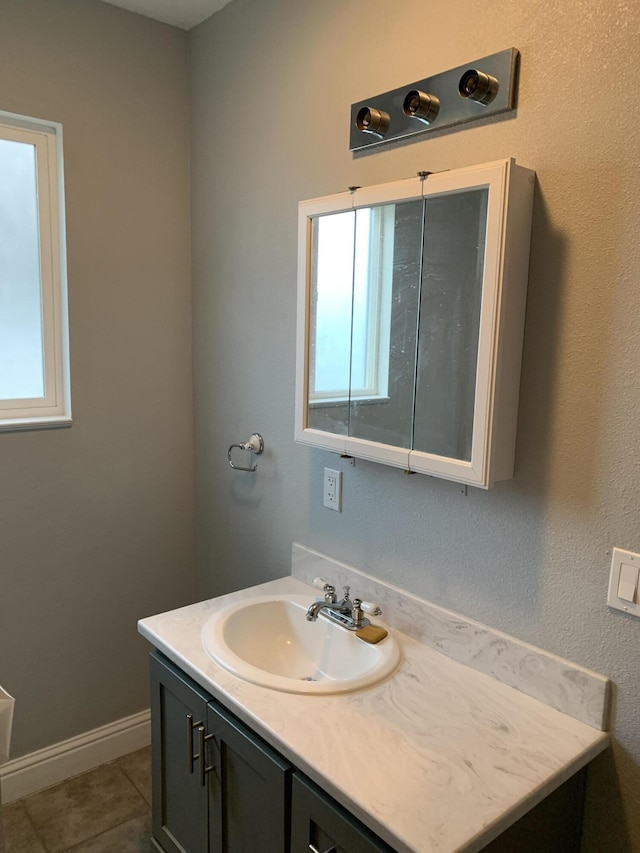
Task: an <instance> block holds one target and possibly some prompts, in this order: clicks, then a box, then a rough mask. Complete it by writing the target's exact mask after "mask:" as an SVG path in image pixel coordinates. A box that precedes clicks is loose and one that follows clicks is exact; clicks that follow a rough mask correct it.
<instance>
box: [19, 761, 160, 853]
mask: <svg viewBox="0 0 640 853" xmlns="http://www.w3.org/2000/svg"><path fill="white" fill-rule="evenodd" d="M21 802H22V803H23V804H24V807H25V809H26V812H27V814H28V816H29V818H30V820H31V822H32V823H33V825H34V827H35V829H36V832H37V833H38V835H39V836H40V838H41V839H42V841H43V842H44V846H45V848H46V850H47V853H62V851H65V850H68V849H69V848H70V847H73V846H74V845H78V844H80V843H81V842H84V841H88V840H89V839H90V838H93V836H95V835H98V834H100V833H102V832H106V831H107V830H109V829H112V828H114V827H116V826H119V825H120V824H123V823H125V822H126V821H128V820H130V819H131V818H134V817H139V816H141V815H146V814H147V812H148V808H149V807H148V805H147V803H146V801H145V799H144V797H142V795H141V794H140V793H139V792H138V791H137V789H136V788H135V786H134V785H133V783H132V782H131V780H130V779H129V778H128V776H127V775H126V774H125V773H124V771H123V770H122V769H121V768H120V767H119V766H118V765H117V764H116V763H115V762H114V763H111V764H104V765H103V766H102V767H98V768H96V769H95V770H91V771H90V772H89V773H84V774H83V775H82V776H76V777H75V779H69V780H68V781H67V782H63V783H62V784H61V785H56V787H55V788H49V789H48V790H46V791H41V792H40V793H38V794H33V795H32V796H30V797H26V798H25V799H24V800H22V801H21Z"/></svg>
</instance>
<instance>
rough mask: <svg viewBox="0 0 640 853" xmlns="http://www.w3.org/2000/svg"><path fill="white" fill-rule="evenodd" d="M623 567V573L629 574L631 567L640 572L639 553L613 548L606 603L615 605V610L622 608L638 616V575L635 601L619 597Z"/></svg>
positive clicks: (639, 606)
mask: <svg viewBox="0 0 640 853" xmlns="http://www.w3.org/2000/svg"><path fill="white" fill-rule="evenodd" d="M623 566H625V567H628V568H625V574H629V573H630V572H632V570H633V569H637V570H638V572H639V573H640V554H635V553H634V552H633V551H624V550H623V549H622V548H614V549H613V554H612V556H611V572H610V574H609V595H608V597H607V604H608V605H609V607H615V608H616V609H617V610H622V611H624V612H625V613H629V614H630V615H631V616H638V617H640V588H638V586H639V585H640V577H639V581H638V584H637V585H636V594H635V601H627V600H626V599H624V598H619V586H620V574H621V573H622V572H623V568H622V567H623Z"/></svg>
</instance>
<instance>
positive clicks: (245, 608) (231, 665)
mask: <svg viewBox="0 0 640 853" xmlns="http://www.w3.org/2000/svg"><path fill="white" fill-rule="evenodd" d="M312 601H313V599H312V598H310V597H308V596H304V595H292V596H277V595H269V596H263V597H261V598H252V599H249V600H245V601H241V602H238V603H236V604H232V605H229V606H228V607H225V608H223V609H222V610H219V611H218V612H217V613H214V615H213V616H211V618H210V619H209V620H208V621H207V622H206V624H205V625H204V627H203V629H202V642H203V645H204V648H205V650H206V652H207V654H209V656H210V657H212V658H213V659H214V660H215V661H216V663H219V664H220V665H221V666H223V667H224V668H225V669H227V670H229V672H232V673H233V674H234V675H237V676H238V677H239V678H243V679H244V680H245V681H251V682H252V683H254V684H260V685H262V686H263V687H271V688H273V689H275V690H285V691H288V692H290V693H341V692H346V691H350V690H356V689H358V688H359V687H365V686H368V685H370V684H374V683H375V682H376V681H380V680H381V679H383V678H385V677H386V676H387V675H389V674H390V673H391V672H393V670H394V669H395V668H396V667H397V665H398V663H399V662H400V648H399V646H398V643H397V642H396V640H395V639H394V638H393V637H391V636H387V637H385V639H384V640H382V641H381V642H379V643H377V644H375V645H371V644H370V643H365V642H364V640H360V639H359V638H358V637H356V635H355V632H353V631H347V630H346V629H345V628H341V627H340V626H339V625H335V624H333V623H332V622H329V621H327V620H326V619H324V618H323V617H322V616H319V617H318V619H317V621H315V622H309V621H307V616H306V614H307V608H308V607H309V605H310V604H311V603H312Z"/></svg>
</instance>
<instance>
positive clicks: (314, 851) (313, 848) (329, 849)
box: [309, 844, 336, 853]
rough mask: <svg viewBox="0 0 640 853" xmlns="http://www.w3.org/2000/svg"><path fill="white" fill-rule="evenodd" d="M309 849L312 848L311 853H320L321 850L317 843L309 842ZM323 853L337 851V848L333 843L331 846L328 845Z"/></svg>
mask: <svg viewBox="0 0 640 853" xmlns="http://www.w3.org/2000/svg"><path fill="white" fill-rule="evenodd" d="M309 850H311V853H320V850H318V848H317V847H316V846H315V844H309ZM322 853H336V848H335V846H334V845H331V847H327V849H326V850H323V851H322Z"/></svg>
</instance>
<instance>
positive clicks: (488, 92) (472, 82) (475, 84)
mask: <svg viewBox="0 0 640 853" xmlns="http://www.w3.org/2000/svg"><path fill="white" fill-rule="evenodd" d="M499 88H500V84H499V83H498V80H497V79H496V78H495V77H493V76H492V75H491V74H485V73H484V71H478V69H477V68H469V69H467V71H465V72H464V74H463V75H462V77H461V78H460V82H459V83H458V92H459V93H460V95H461V97H463V98H470V99H471V100H472V101H475V102H476V103H477V104H485V105H486V104H490V103H491V101H493V100H494V98H495V97H496V95H497V94H498V89H499Z"/></svg>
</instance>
